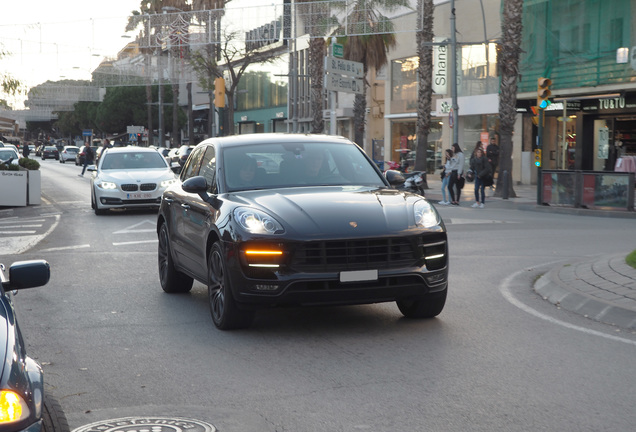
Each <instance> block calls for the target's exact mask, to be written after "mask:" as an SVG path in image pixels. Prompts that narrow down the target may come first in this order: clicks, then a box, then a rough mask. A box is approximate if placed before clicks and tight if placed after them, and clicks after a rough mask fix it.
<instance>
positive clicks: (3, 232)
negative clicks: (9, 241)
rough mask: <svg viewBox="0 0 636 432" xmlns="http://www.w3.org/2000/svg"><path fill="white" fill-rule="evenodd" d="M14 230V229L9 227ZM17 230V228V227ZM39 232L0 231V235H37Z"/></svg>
mask: <svg viewBox="0 0 636 432" xmlns="http://www.w3.org/2000/svg"><path fill="white" fill-rule="evenodd" d="M9 228H13V227H9ZM16 228H17V227H16ZM36 232H37V231H35V230H33V231H0V234H35V233H36Z"/></svg>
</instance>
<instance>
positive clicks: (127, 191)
mask: <svg viewBox="0 0 636 432" xmlns="http://www.w3.org/2000/svg"><path fill="white" fill-rule="evenodd" d="M88 171H91V172H92V176H91V207H92V208H93V210H95V214H96V215H101V214H105V213H106V212H107V211H108V210H109V209H136V208H159V204H160V203H161V195H162V194H163V191H164V190H165V189H166V188H167V187H168V185H170V184H172V183H174V182H175V181H176V176H175V174H174V172H173V171H172V169H171V168H170V166H169V165H168V163H167V162H166V159H165V158H164V157H163V156H162V155H161V154H160V153H159V152H157V150H155V149H152V148H145V147H113V148H109V149H107V150H105V151H104V154H103V155H102V156H101V157H100V158H99V162H98V165H97V166H95V165H92V166H90V167H88Z"/></svg>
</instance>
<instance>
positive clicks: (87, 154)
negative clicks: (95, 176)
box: [78, 141, 93, 177]
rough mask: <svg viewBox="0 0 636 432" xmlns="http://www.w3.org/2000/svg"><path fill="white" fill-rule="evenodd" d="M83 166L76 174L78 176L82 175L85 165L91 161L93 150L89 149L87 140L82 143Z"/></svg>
mask: <svg viewBox="0 0 636 432" xmlns="http://www.w3.org/2000/svg"><path fill="white" fill-rule="evenodd" d="M83 151H84V167H83V168H82V173H81V174H78V176H80V177H84V173H85V172H86V167H87V166H88V165H90V164H92V163H93V150H92V149H91V145H90V143H89V142H88V141H86V142H85V143H84V150H83Z"/></svg>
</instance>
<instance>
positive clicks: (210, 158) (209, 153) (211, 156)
mask: <svg viewBox="0 0 636 432" xmlns="http://www.w3.org/2000/svg"><path fill="white" fill-rule="evenodd" d="M199 175H200V176H203V177H205V180H206V182H207V183H208V192H209V193H211V194H216V193H217V192H218V191H217V188H216V152H215V151H214V147H212V146H208V147H206V149H205V154H204V155H203V159H202V160H201V170H200V171H199Z"/></svg>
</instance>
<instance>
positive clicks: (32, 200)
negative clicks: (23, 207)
mask: <svg viewBox="0 0 636 432" xmlns="http://www.w3.org/2000/svg"><path fill="white" fill-rule="evenodd" d="M27 173H28V176H27V185H28V186H27V187H28V193H27V204H28V205H39V204H42V173H41V172H40V171H38V170H28V171H27Z"/></svg>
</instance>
